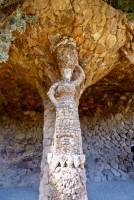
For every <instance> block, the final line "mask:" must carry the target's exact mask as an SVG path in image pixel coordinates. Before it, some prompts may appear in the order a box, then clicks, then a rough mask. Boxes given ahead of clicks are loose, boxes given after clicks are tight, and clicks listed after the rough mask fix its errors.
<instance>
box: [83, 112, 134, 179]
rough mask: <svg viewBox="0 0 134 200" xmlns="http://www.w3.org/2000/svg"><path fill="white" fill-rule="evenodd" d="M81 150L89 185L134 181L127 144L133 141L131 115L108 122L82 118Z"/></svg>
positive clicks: (133, 123)
mask: <svg viewBox="0 0 134 200" xmlns="http://www.w3.org/2000/svg"><path fill="white" fill-rule="evenodd" d="M81 123H82V125H81V126H82V130H83V150H84V153H85V154H86V164H85V167H86V172H87V179H88V181H95V182H99V181H111V180H120V179H123V180H125V179H128V178H134V162H133V161H132V157H133V155H132V153H131V151H130V141H131V138H132V137H134V112H131V113H128V114H126V115H125V116H123V115H122V114H121V113H118V114H116V115H115V116H113V115H111V116H110V118H105V117H102V116H101V117H94V118H93V117H83V118H82V119H81Z"/></svg>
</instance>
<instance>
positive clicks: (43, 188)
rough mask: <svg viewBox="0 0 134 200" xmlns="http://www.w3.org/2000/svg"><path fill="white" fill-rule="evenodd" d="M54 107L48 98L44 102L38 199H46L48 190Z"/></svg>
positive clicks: (48, 194)
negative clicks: (48, 155)
mask: <svg viewBox="0 0 134 200" xmlns="http://www.w3.org/2000/svg"><path fill="white" fill-rule="evenodd" d="M55 118H56V117H55V107H54V106H53V104H52V103H51V102H50V101H49V100H48V102H45V111H44V126H43V153H42V161H41V177H40V187H39V200H48V199H49V196H50V192H49V166H48V162H47V154H48V153H51V152H53V135H54V124H55Z"/></svg>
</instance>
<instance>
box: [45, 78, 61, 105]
mask: <svg viewBox="0 0 134 200" xmlns="http://www.w3.org/2000/svg"><path fill="white" fill-rule="evenodd" d="M58 85H59V82H58V83H55V84H53V85H52V86H51V87H50V89H49V91H48V93H47V95H48V96H49V98H50V100H51V101H52V103H53V104H54V105H55V106H57V105H58V101H57V99H56V98H55V96H54V95H55V90H56V88H57V87H58Z"/></svg>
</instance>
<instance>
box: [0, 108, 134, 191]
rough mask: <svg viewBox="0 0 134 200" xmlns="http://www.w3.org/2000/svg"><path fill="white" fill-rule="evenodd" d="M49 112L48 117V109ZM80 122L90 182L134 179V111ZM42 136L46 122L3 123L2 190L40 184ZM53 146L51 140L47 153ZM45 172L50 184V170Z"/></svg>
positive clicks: (0, 149)
mask: <svg viewBox="0 0 134 200" xmlns="http://www.w3.org/2000/svg"><path fill="white" fill-rule="evenodd" d="M45 113H46V114H47V115H48V112H47V110H46V112H45ZM51 116H52V113H51ZM80 121H81V128H82V138H83V150H84V153H85V155H86V163H85V168H86V173H87V179H88V181H110V180H120V179H123V180H124V179H128V178H134V162H132V156H133V155H132V153H131V151H130V140H131V138H132V137H133V135H134V134H133V132H134V112H129V113H127V114H126V115H124V116H123V115H122V114H121V113H118V114H116V115H115V116H113V115H112V114H111V115H110V116H109V118H106V117H105V116H104V117H102V116H100V117H93V116H92V117H91V116H90V117H89V116H81V117H80ZM46 123H47V124H48V120H47V121H46ZM50 128H51V127H50ZM42 137H43V119H41V120H40V121H38V122H35V121H33V122H25V123H23V122H22V123H21V122H17V121H13V120H9V121H6V122H2V121H1V122H0V187H13V186H33V185H34V186H38V185H39V182H40V165H41V156H42ZM44 142H45V141H44ZM44 145H45V144H44ZM49 146H50V147H51V143H49V140H47V143H46V151H48V150H47V149H48V147H49ZM44 153H45V152H44ZM46 153H47V152H46ZM45 169H46V184H47V183H48V180H47V179H48V177H47V170H48V169H47V167H44V170H45ZM46 189H47V187H46V188H45V190H46Z"/></svg>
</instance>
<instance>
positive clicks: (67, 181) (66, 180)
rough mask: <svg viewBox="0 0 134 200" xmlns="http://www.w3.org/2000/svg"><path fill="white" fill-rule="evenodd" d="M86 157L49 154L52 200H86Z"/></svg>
mask: <svg viewBox="0 0 134 200" xmlns="http://www.w3.org/2000/svg"><path fill="white" fill-rule="evenodd" d="M84 162H85V156H84V155H63V154H61V155H54V154H48V163H49V186H50V198H51V199H52V200H72V199H74V200H86V199H87V197H86V175H85V169H84Z"/></svg>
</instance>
